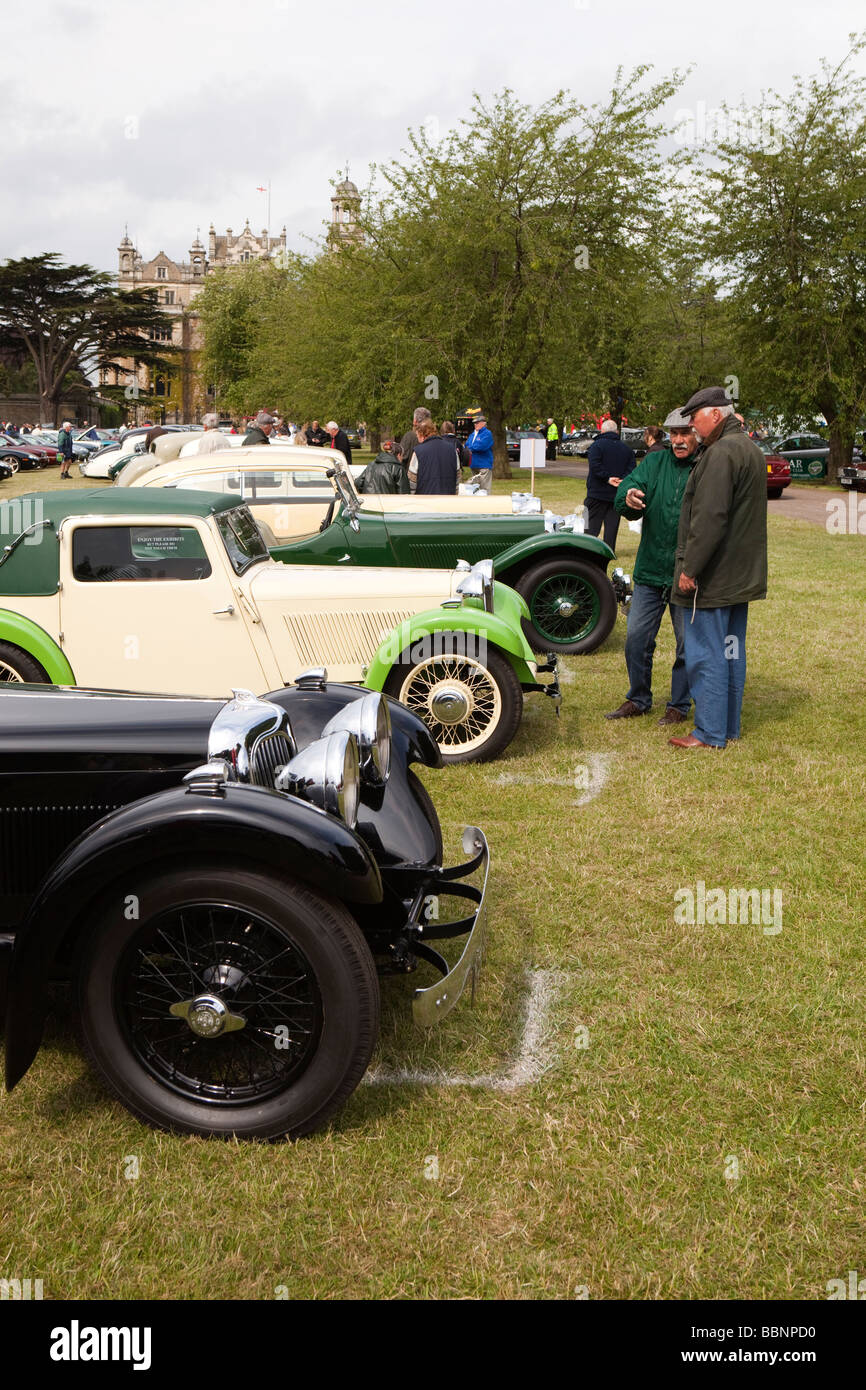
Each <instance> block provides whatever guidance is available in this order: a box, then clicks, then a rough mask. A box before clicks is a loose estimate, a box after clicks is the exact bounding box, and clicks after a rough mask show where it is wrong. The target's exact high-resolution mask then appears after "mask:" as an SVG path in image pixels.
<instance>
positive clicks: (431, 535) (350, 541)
mask: <svg viewBox="0 0 866 1390" xmlns="http://www.w3.org/2000/svg"><path fill="white" fill-rule="evenodd" d="M334 483H335V487H336V493H335V496H334V498H333V499H332V501H331V502H330V503H329V504H328V506H327V510H326V511H325V514H324V516H323V517H322V520H321V522H320V525H319V530H318V532H314V533H313V534H312V535H310V534H305V535H302V536H298V537H297V538H294V536H293V535H291V532H292V526H291V522H292V515H291V511H290V510H289V511H287V508H290V507H291V503H287V502H286V501H285V499H283V501H282V502H281V503H280V502H272V503H270V504H269V505H268V506H267V507H263V506H262V505H261V500H262V499H261V495H259V496H257V497H256V498H255V499H253V498H252V497H249V496H248V497H247V499H246V500H248V502H249V504H250V507H251V510H252V511H253V514H254V515H255V517H256V521H257V522H259V524H260V526H262V527H263V529H264V531H265V539H266V540H267V542H268V547H269V549H270V552H271V554H272V556H273V557H274V559H275V560H281V561H282V562H283V563H284V564H287V565H292V564H298V565H328V564H333V565H364V566H383V565H395V566H400V567H403V568H417V569H453V568H454V566H455V565H457V564H459V562H460V561H461V560H466V561H468V562H469V564H474V563H476V561H478V560H483V559H487V558H491V559H493V560H495V562H496V576H497V578H498V579H501V581H502V583H504V584H508V585H510V587H511V588H512V589H516V590H517V592H518V593H519V594H521V595H522V596H523V598H524V599H525V600H526V602H527V605H528V607H529V612H530V618H529V621H528V622H527V623H525V624H524V626H525V628H526V636H527V638H528V639H529V642H530V644H531V645H532V646H533V647H534V648H535V650H536V651H540V652H558V653H561V654H573V653H585V652H592V651H595V649H596V648H597V647H600V646H601V644H602V642H604V640H605V638H606V637H607V636H608V634H609V633H610V631H611V628H612V627H613V625H614V623H615V621H616V610H617V600H618V599H619V600H621V601H624V598H625V595H624V592H623V588H624V587H626V588H627V581H625V578H624V576H621V574H620V575H618V576H617V577H616V580H615V582H616V584H617V588H616V589H615V588H614V583H613V582H611V580H610V579H608V577H607V567H608V565H609V564H610V561H611V560H613V559H615V558H616V557H615V555H614V552H613V551H612V550H611V549H610V546H608V545H605V543H604V541H602V540H599V539H598V538H597V537H595V536H585V535H583V534H582V532H580V531H577V530H575V529H574V528H575V525H576V524H577V518H576V517H554V516H552V515H551V514H550V513H548V514H547V515H546V516H542V515H539V514H537V513H536V514H534V515H516V516H514V515H507V514H502V513H500V514H492V515H489V516H488V515H474V516H471V515H466V514H465V513H463V514H461V513H460V512H459V511H457V510H456V509H455V511H454V513H453V514H448V513H442V512H436V513H432V514H431V513H429V512H428V513H425V512H423V511H421V510H420V508H419V509H418V510H417V511H405V512H397V511H384V512H379V511H372V510H367V509H366V508H365V507H364V506H363V503H362V501H361V499H360V498H359V497H358V496H357V494H356V493H355V492H354V489H353V488H352V485H351V482H350V480H349V479H348V475H347V474H346V473H345V472H344V471H339V472H335V474H334ZM247 492H249V489H247ZM410 505H411V504H410ZM281 507H282V509H283V511H282V515H281V513H280V508H281ZM287 523H288V526H287ZM287 529H288V531H289V532H290V535H291V538H290V537H289V536H287V535H286V530H287Z"/></svg>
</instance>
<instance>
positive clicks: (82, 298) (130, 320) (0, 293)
mask: <svg viewBox="0 0 866 1390" xmlns="http://www.w3.org/2000/svg"><path fill="white" fill-rule="evenodd" d="M167 328H168V329H170V328H171V320H170V319H169V318H168V317H167V316H166V315H165V314H164V313H163V312H162V310H161V309H160V308H159V307H158V304H157V296H156V291H155V290H146V289H133V290H119V289H117V288H116V286H115V284H114V280H113V277H112V276H111V275H108V274H106V273H105V272H104V271H98V270H94V268H93V267H92V266H89V265H63V264H62V263H61V261H60V257H59V255H58V254H57V253H56V252H44V253H43V254H42V255H40V256H26V257H24V258H23V259H21V260H17V261H13V260H7V261H6V263H5V265H2V266H0V345H2V344H4V343H5V344H9V345H15V346H21V345H23V347H24V348H25V350H26V351H27V353H28V354H29V356H30V359H31V361H32V362H33V365H34V367H35V369H36V377H37V383H38V391H39V397H40V402H41V410H42V416H43V419H44V420H49V419H50V420H54V421H55V423H58V419H57V417H58V412H59V409H60V400H61V396H62V392H63V383H64V379H65V378H66V376H67V374H68V373H69V372H70V371H72V370H74V369H76V368H77V369H79V370H80V371H82V372H84V373H89V372H92V371H94V370H95V369H98V368H101V367H119V366H120V365H121V364H122V362H123V361H124V360H125V359H131V360H132V361H133V362H134V363H138V362H145V363H148V364H149V365H151V366H153V367H163V366H165V365H166V363H167V361H168V360H169V359H170V357H171V349H170V348H167V347H165V346H160V347H159V348H157V347H156V346H155V345H154V343H153V342H151V341H150V340H149V336H148V335H149V334H151V333H152V332H153V333H155V332H157V331H158V330H165V329H167Z"/></svg>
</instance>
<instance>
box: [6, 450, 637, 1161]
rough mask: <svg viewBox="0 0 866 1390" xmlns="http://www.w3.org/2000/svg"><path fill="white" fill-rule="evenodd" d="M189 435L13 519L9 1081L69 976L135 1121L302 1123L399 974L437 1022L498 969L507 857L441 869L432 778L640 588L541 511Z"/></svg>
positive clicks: (370, 1029) (512, 725)
mask: <svg viewBox="0 0 866 1390" xmlns="http://www.w3.org/2000/svg"><path fill="white" fill-rule="evenodd" d="M126 443H128V441H124V444H126ZM197 448H198V440H197V439H196V438H195V437H193V438H190V437H189V435H186V436H181V435H180V434H178V435H174V436H172V435H165V436H163V437H162V438H161V439H159V440H157V442H156V446H155V450H156V451H155V453H151V454H141V453H138V454H134V455H133V456H132V458H131V459H130V460H129V462H128V464H126V465H125V466H124V467H123V468H122V469H121V470H120V471H119V472H118V477H117V482H116V485H115V486H113V487H100V488H87V489H84V488H81V489H79V488H76V489H72V490H55V491H53V492H48V493H41V494H40V493H33V494H30V495H25V496H23V497H20V498H16V499H13V500H12V501H10V502H9V503H8V504H7V506H6V507H5V508H3V509H0V518H2V522H0V827H2V834H0V854H2V856H3V858H2V866H0V1018H3V1016H5V1043H6V1083H7V1086H8V1087H12V1086H15V1085H17V1084H18V1083H19V1082H20V1081H21V1079H22V1078H23V1077H24V1076H25V1075H26V1073H27V1071H28V1069H29V1068H30V1066H31V1065H32V1063H33V1061H34V1059H35V1058H36V1056H37V1054H38V1049H39V1045H40V1039H41V1035H42V1028H43V1024H44V1020H45V1017H46V1012H47V1008H48V1003H47V1000H48V985H49V982H50V981H51V980H52V979H54V978H57V977H60V978H66V979H68V980H69V981H70V983H71V987H72V989H73V990H74V992H75V995H76V1002H77V1006H78V1014H79V1017H80V1020H81V1035H82V1038H83V1042H84V1047H85V1050H86V1052H87V1055H88V1056H89V1058H90V1060H91V1062H92V1063H93V1065H94V1067H95V1069H96V1071H97V1072H98V1074H99V1075H100V1076H101V1077H102V1079H103V1080H104V1082H105V1083H106V1085H107V1086H108V1087H109V1089H110V1090H111V1091H113V1092H114V1094H115V1095H116V1096H117V1097H118V1098H119V1099H120V1100H121V1101H122V1103H123V1104H124V1105H125V1106H126V1107H127V1108H128V1109H129V1110H130V1111H131V1112H132V1113H133V1114H135V1115H137V1116H139V1117H140V1118H142V1119H143V1120H145V1121H147V1122H148V1123H150V1124H153V1125H157V1126H160V1127H163V1128H168V1129H173V1130H177V1131H180V1132H185V1133H194V1134H204V1135H219V1136H239V1137H243V1138H257V1139H273V1138H279V1137H282V1136H285V1135H289V1136H297V1135H301V1134H305V1133H308V1132H310V1131H311V1130H314V1129H316V1128H318V1127H320V1126H321V1125H323V1124H324V1123H326V1122H327V1121H328V1119H329V1118H330V1117H331V1116H332V1115H333V1114H334V1113H335V1112H336V1111H337V1110H338V1109H339V1108H340V1106H341V1105H342V1104H343V1103H344V1102H345V1100H346V1098H347V1097H348V1096H349V1095H350V1094H351V1092H352V1091H353V1090H354V1088H355V1087H356V1086H357V1085H358V1083H359V1081H360V1080H361V1078H362V1076H363V1074H364V1072H365V1070H366V1068H367V1066H368V1064H369V1061H370V1057H371V1054H372V1051H373V1048H374V1047H375V1044H376V1039H377V1035H378V1028H379V1002H380V994H379V989H380V986H379V978H380V976H381V975H391V974H407V973H414V972H416V971H419V970H420V971H422V972H423V971H425V970H426V971H428V972H432V977H433V979H432V983H431V982H429V981H422V984H421V986H420V987H419V988H418V989H416V991H415V994H414V999H413V1003H412V1009H413V1013H414V1016H415V1018H416V1020H417V1022H418V1023H419V1024H420V1025H421V1026H425V1027H426V1026H429V1025H432V1024H435V1023H437V1022H439V1021H440V1020H441V1019H442V1018H443V1017H445V1016H446V1015H447V1014H448V1013H449V1012H450V1010H451V1009H452V1008H453V1007H454V1006H455V1005H456V1003H457V1002H458V1001H459V999H460V998H461V996H462V994H463V993H464V992H465V990H466V989H467V987H471V986H473V985H474V982H475V979H476V977H477V974H478V969H479V965H480V960H481V952H482V947H483V943H484V936H485V919H486V912H487V894H486V888H487V878H488V872H489V865H490V852H489V848H488V845H487V841H486V838H485V836H484V833H483V831H482V830H481V829H479V828H478V827H476V826H468V827H467V828H466V830H465V831H464V832H463V836H462V850H463V857H462V859H458V862H457V863H452V862H451V856H450V855H448V854H447V853H446V850H445V847H444V845H443V836H442V829H441V825H440V821H439V817H438V814H437V810H436V807H435V804H434V801H433V799H432V797H431V795H430V793H429V792H428V791H427V790H426V789H425V787H424V785H423V784H422V782H421V781H420V779H419V777H418V775H417V771H416V769H418V768H422V769H423V768H435V767H438V766H440V765H441V764H442V763H443V762H465V761H476V760H482V759H487V758H491V757H494V756H496V755H497V754H498V753H500V752H501V751H502V750H503V749H504V748H505V747H507V745H508V743H509V742H510V740H511V738H512V737H513V736H514V733H515V731H516V729H517V727H518V725H519V723H520V719H521V713H522V706H523V700H524V697H525V696H526V695H529V694H538V695H547V696H549V697H550V703H551V705H553V706H555V707H556V708H557V709H558V706H559V701H560V692H559V685H558V679H557V663H558V657H559V655H560V654H561V653H563V652H567V651H591V650H594V649H595V648H596V647H597V646H598V645H600V643H601V642H602V641H603V640H604V638H605V637H606V636H607V634H608V633H609V631H610V629H611V627H612V625H613V622H614V621H615V617H616V598H617V592H619V593H620V595H621V596H623V597H625V595H626V591H627V579H626V577H624V576H622V577H616V576H615V578H616V583H617V584H618V585H619V590H618V591H617V590H615V588H614V585H613V584H612V582H611V579H609V578H608V573H607V571H608V568H609V565H610V563H611V561H613V559H614V556H613V554H612V552H611V551H610V550H608V548H607V547H606V546H605V545H604V544H603V542H601V541H600V540H597V539H594V538H591V537H586V536H583V535H582V534H581V532H580V530H579V527H578V525H577V518H574V517H572V518H562V517H554V516H551V515H550V514H547V515H542V514H541V513H540V511H539V510H536V511H527V510H526V508H525V502H524V499H520V500H519V501H512V499H511V498H508V497H506V498H500V497H496V498H487V497H458V498H444V497H443V498H427V499H418V498H406V497H392V496H367V495H365V496H364V497H363V498H361V497H360V496H359V495H358V493H357V491H356V490H355V487H354V480H353V475H352V471H351V469H350V468H349V467H348V466H347V465H346V463H345V460H344V459H343V456H342V455H341V454H340V453H339V452H335V451H333V450H330V449H302V448H296V447H291V448H289V447H286V446H281V445H279V444H276V445H271V446H270V447H268V448H267V449H264V448H260V449H246V450H240V449H237V448H235V447H234V446H233V443H229V442H228V440H227V441H226V443H225V447H224V448H223V450H221V451H217V452H215V453H210V454H208V455H203V456H198V455H197ZM94 457H95V454H94ZM403 508H408V510H405V511H404V510H401V509H403ZM16 509H17V510H16ZM503 578H504V580H505V582H502V581H503ZM512 585H513V586H514V587H510V586H512ZM230 683H232V684H234V685H235V686H236V687H237V688H236V690H235V694H234V697H233V698H232V699H231V700H228V701H227V702H226V701H225V697H224V694H223V692H224V691H225V690H226V687H227V686H228V685H229V684H230ZM118 689H119V690H121V691H122V692H124V693H111V692H112V691H117V690H118ZM154 690H160V691H162V692H163V693H162V694H160V695H153V694H150V693H148V692H152V691H154ZM258 691H266V692H269V693H267V694H265V695H264V696H260V695H257V694H256V693H254V692H258ZM129 692H131V693H129Z"/></svg>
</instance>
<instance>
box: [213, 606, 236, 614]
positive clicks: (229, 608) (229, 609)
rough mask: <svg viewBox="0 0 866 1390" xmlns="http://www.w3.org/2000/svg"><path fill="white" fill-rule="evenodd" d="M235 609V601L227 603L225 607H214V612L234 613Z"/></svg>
mask: <svg viewBox="0 0 866 1390" xmlns="http://www.w3.org/2000/svg"><path fill="white" fill-rule="evenodd" d="M234 611H235V606H234V604H233V603H228V604H226V606H225V608H215V609H214V613H215V614H216V613H234Z"/></svg>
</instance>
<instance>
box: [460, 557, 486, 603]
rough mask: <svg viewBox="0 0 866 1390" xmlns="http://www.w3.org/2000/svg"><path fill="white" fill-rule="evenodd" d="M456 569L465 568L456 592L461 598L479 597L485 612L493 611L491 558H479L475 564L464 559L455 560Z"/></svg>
mask: <svg viewBox="0 0 866 1390" xmlns="http://www.w3.org/2000/svg"><path fill="white" fill-rule="evenodd" d="M457 569H458V570H467V571H468V573H467V575H466V578H465V579H461V580H460V583H459V584H458V585H457V592H458V594H459V595H460V597H461V598H464V599H467V598H480V599H481V600H482V601H483V603H484V611H485V612H486V613H492V612H493V578H494V573H495V570H494V565H493V561H492V560H479V561H478V563H477V564H475V565H469V564H467V562H466V561H465V560H458V561H457Z"/></svg>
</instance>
